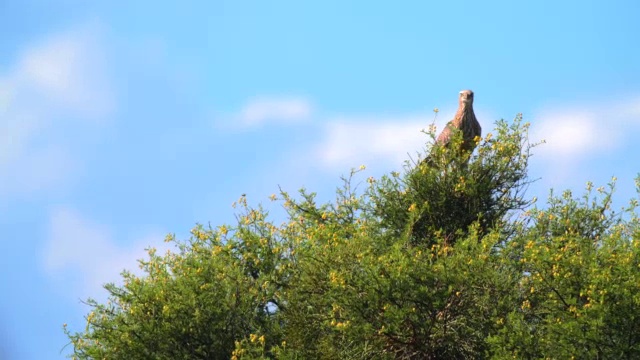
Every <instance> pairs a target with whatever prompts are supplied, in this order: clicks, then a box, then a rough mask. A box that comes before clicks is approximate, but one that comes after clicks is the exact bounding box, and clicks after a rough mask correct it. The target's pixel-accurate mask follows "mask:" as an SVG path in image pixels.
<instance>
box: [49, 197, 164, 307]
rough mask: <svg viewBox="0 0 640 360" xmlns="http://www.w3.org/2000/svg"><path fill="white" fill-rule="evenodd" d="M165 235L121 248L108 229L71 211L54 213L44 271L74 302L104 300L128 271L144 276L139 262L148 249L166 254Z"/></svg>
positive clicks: (147, 238) (158, 234)
mask: <svg viewBox="0 0 640 360" xmlns="http://www.w3.org/2000/svg"><path fill="white" fill-rule="evenodd" d="M163 239H164V235H162V234H160V233H159V232H150V233H148V234H147V235H144V236H141V237H139V238H138V239H137V240H135V241H133V242H132V243H130V244H127V245H120V244H118V243H117V242H116V241H115V240H114V238H113V235H112V234H111V231H110V229H109V228H108V227H106V226H104V225H101V224H98V223H95V222H92V221H90V220H89V219H86V218H85V217H83V216H82V214H80V213H78V212H77V211H75V210H72V209H69V208H64V207H62V208H57V209H54V210H53V211H52V212H51V215H50V220H49V229H48V234H47V242H46V244H45V246H44V252H43V258H42V260H43V266H44V270H45V271H46V272H47V274H48V275H49V276H51V277H52V278H54V279H56V280H58V281H57V283H58V284H59V286H62V287H64V289H62V290H63V291H65V292H67V293H69V294H70V295H71V296H72V297H73V298H87V297H92V298H100V297H101V295H106V292H105V291H104V290H102V286H103V285H104V284H106V283H109V282H115V283H118V282H119V280H120V273H121V272H122V270H124V269H127V270H129V271H132V272H134V273H137V274H141V271H140V269H139V267H138V263H137V260H138V259H142V258H146V257H147V256H146V255H147V252H146V251H145V248H147V247H149V246H154V247H156V249H157V250H158V253H163V252H166V250H167V249H169V248H170V246H169V244H167V243H165V242H164V241H163Z"/></svg>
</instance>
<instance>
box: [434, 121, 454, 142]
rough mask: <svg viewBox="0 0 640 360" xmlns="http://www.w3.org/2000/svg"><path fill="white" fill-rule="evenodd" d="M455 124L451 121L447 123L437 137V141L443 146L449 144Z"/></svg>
mask: <svg viewBox="0 0 640 360" xmlns="http://www.w3.org/2000/svg"><path fill="white" fill-rule="evenodd" d="M452 126H453V124H452V123H451V121H449V122H448V123H447V125H446V126H445V127H444V129H442V132H441V133H440V135H438V137H437V138H436V142H437V143H438V144H440V145H442V146H444V145H447V144H448V143H449V141H451V127H452Z"/></svg>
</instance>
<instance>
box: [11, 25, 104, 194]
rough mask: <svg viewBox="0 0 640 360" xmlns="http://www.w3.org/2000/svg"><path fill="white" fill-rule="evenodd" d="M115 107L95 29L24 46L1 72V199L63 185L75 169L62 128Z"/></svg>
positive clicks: (92, 121)
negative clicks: (9, 195)
mask: <svg viewBox="0 0 640 360" xmlns="http://www.w3.org/2000/svg"><path fill="white" fill-rule="evenodd" d="M114 107H115V101H114V97H113V93H112V91H111V88H110V84H109V81H108V76H107V71H106V65H105V61H104V54H103V46H102V41H101V36H100V31H99V29H98V28H97V27H95V26H81V27H78V28H75V29H73V30H71V31H68V32H64V33H60V34H56V35H52V36H50V37H48V38H46V39H44V40H42V41H40V42H38V43H35V44H32V45H30V46H27V47H25V48H24V49H23V51H21V52H20V53H19V54H18V57H17V58H16V59H15V61H13V63H12V65H10V66H9V67H8V69H7V70H6V71H4V72H2V71H1V70H0V183H2V184H3V186H2V187H0V197H4V196H5V195H7V194H23V193H27V192H30V193H33V192H37V191H42V190H45V189H49V188H52V187H54V186H56V185H60V184H61V183H64V181H65V180H66V179H67V178H68V177H69V176H71V171H70V170H72V169H74V168H75V167H76V164H75V160H74V158H73V157H72V156H70V154H71V151H70V149H69V148H68V143H69V141H71V139H70V138H68V137H66V136H63V135H64V129H65V128H69V127H74V126H78V125H79V124H81V122H84V123H85V124H89V125H91V124H95V122H96V121H99V120H102V119H104V118H105V117H107V116H108V115H109V114H111V113H112V111H113V110H114ZM78 121H80V122H78ZM91 126H95V125H91Z"/></svg>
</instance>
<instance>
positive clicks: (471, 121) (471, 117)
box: [425, 90, 482, 164]
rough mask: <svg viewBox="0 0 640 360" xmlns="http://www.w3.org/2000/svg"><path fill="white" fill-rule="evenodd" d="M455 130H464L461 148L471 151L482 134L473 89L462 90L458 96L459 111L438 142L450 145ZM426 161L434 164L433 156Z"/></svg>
mask: <svg viewBox="0 0 640 360" xmlns="http://www.w3.org/2000/svg"><path fill="white" fill-rule="evenodd" d="M455 131H462V144H461V150H463V151H465V152H467V153H469V154H470V153H471V152H473V150H474V149H475V147H476V144H477V142H476V136H477V137H480V136H481V135H482V128H481V127H480V123H479V122H478V119H476V115H475V113H474V112H473V91H471V90H462V91H460V95H459V97H458V111H456V115H455V117H454V118H453V120H451V121H449V122H448V123H447V125H446V126H445V127H444V129H442V132H441V133H440V135H438V137H437V138H436V144H437V145H439V146H442V147H449V146H450V143H451V139H452V137H453V134H454V133H455ZM425 161H426V162H427V163H428V164H433V158H432V157H431V156H429V157H428V158H427V159H425Z"/></svg>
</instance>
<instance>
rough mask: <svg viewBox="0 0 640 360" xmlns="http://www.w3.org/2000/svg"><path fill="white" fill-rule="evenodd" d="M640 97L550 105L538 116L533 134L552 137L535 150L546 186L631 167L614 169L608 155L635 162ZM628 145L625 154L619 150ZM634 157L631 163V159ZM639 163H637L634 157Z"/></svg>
mask: <svg viewBox="0 0 640 360" xmlns="http://www.w3.org/2000/svg"><path fill="white" fill-rule="evenodd" d="M638 104H640V97H639V96H636V97H627V98H622V99H620V100H617V101H602V102H593V103H589V104H582V105H576V104H572V105H567V106H559V107H555V108H547V109H545V110H543V111H541V112H540V115H539V116H533V119H534V120H533V121H532V126H531V140H532V141H533V142H537V141H541V140H545V141H546V143H545V144H542V145H541V146H539V147H537V148H536V149H535V150H534V157H533V158H532V162H531V164H532V168H533V169H535V172H536V173H537V176H541V177H542V178H543V181H544V187H546V188H548V187H554V188H558V187H567V186H569V183H573V182H578V183H580V184H581V183H582V182H584V181H586V179H591V180H595V179H594V177H595V178H599V177H600V176H601V175H602V174H603V173H606V174H607V176H610V175H611V174H613V173H615V174H620V173H621V172H624V171H626V170H625V168H624V167H621V166H624V165H622V163H620V162H618V164H617V166H618V168H616V169H614V168H612V167H611V166H612V165H611V163H610V162H606V161H605V162H602V159H603V157H605V158H606V157H610V158H612V159H613V158H614V157H615V158H616V159H618V160H620V161H623V162H624V161H626V160H625V159H629V161H630V162H631V163H634V162H633V157H634V156H635V154H634V153H633V154H632V153H628V151H634V150H633V148H634V143H635V138H634V137H635V136H637V134H638V131H640V106H639V105H638ZM621 151H624V152H625V153H626V155H624V154H618V153H619V152H621ZM631 163H630V164H629V165H631ZM634 166H635V163H634Z"/></svg>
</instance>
